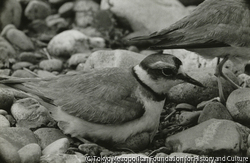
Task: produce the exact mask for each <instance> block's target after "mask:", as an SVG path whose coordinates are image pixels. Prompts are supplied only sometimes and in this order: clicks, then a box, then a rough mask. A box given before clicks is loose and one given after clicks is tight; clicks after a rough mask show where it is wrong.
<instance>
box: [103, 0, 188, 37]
mask: <svg viewBox="0 0 250 163" xmlns="http://www.w3.org/2000/svg"><path fill="white" fill-rule="evenodd" d="M135 4H136V5H135ZM142 6H143V7H142ZM101 9H102V10H107V9H109V10H111V11H112V12H113V13H114V14H115V15H116V16H118V17H119V18H125V19H126V20H127V21H128V22H129V24H130V26H131V28H132V29H133V31H142V30H143V31H147V32H149V33H152V32H155V31H159V30H161V29H163V28H166V27H168V26H170V25H172V24H173V23H175V22H176V21H177V20H179V19H181V18H183V17H184V16H186V15H187V14H188V10H187V9H186V8H185V7H184V6H183V5H182V4H181V3H180V2H179V1H176V0H168V1H160V2H157V1H152V0H143V1H141V0H127V1H124V0H102V1H101ZM155 18H157V19H155ZM156 24H157V25H156Z"/></svg>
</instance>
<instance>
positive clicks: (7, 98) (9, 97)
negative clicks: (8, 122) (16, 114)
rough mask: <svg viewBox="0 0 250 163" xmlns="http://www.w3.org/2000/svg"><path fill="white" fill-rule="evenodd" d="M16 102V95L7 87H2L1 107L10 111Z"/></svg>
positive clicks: (0, 93) (0, 91)
mask: <svg viewBox="0 0 250 163" xmlns="http://www.w3.org/2000/svg"><path fill="white" fill-rule="evenodd" d="M13 102H14V95H13V94H12V93H11V92H10V91H8V90H7V89H4V88H0V109H3V110H5V111H9V110H10V107H11V105H12V104H13Z"/></svg>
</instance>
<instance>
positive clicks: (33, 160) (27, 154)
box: [18, 143, 42, 163]
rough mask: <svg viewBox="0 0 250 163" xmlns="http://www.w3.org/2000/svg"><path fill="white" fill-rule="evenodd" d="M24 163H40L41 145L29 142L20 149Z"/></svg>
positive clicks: (19, 152)
mask: <svg viewBox="0 0 250 163" xmlns="http://www.w3.org/2000/svg"><path fill="white" fill-rule="evenodd" d="M18 154H19V156H20V158H21V162H22V163H39V162H40V157H41V155H42V151H41V147H40V146H39V145H38V144H36V143H32V144H28V145H26V146H24V147H23V148H21V149H19V150H18Z"/></svg>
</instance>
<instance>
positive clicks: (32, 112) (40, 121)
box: [11, 98, 53, 129]
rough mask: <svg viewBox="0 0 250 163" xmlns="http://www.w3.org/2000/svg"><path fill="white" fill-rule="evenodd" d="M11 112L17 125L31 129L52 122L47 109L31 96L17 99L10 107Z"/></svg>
mask: <svg viewBox="0 0 250 163" xmlns="http://www.w3.org/2000/svg"><path fill="white" fill-rule="evenodd" d="M11 113H12V115H13V117H14V118H15V119H16V121H17V124H16V126H18V127H26V128H30V129H32V128H37V127H40V126H42V125H47V124H49V123H50V122H53V119H52V118H51V117H50V115H49V112H48V110H47V109H46V108H45V107H44V106H42V105H40V104H39V102H38V101H37V100H35V99H33V98H24V99H20V100H17V101H16V102H15V103H14V104H13V105H12V107H11Z"/></svg>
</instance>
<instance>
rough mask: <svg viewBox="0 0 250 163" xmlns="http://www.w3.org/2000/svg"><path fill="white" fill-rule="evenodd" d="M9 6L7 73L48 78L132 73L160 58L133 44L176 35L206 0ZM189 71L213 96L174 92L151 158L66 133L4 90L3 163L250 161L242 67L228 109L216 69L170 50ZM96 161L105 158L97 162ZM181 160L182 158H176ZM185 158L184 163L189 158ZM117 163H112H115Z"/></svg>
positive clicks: (0, 15) (0, 53)
mask: <svg viewBox="0 0 250 163" xmlns="http://www.w3.org/2000/svg"><path fill="white" fill-rule="evenodd" d="M180 1H181V2H182V3H183V4H184V5H186V6H184V5H183V4H182V3H180V2H179V1H177V0H168V1H163V0H126V1H124V0H76V1H73V0H71V1H70V0H1V2H0V31H1V36H0V74H1V75H6V76H14V77H22V78H37V77H39V78H47V77H54V76H57V75H63V74H68V73H74V72H77V71H83V70H85V71H88V70H90V69H97V68H103V67H129V66H133V65H135V64H137V63H139V62H140V61H141V60H142V59H143V58H144V57H145V56H147V55H148V54H151V53H153V52H152V51H149V50H145V49H146V47H145V46H144V45H143V44H141V45H140V44H139V45H137V46H131V45H129V43H128V41H127V40H128V38H131V37H134V36H138V35H142V34H148V33H151V32H154V31H156V30H160V29H162V28H164V27H167V26H169V25H171V24H172V23H174V22H175V21H177V20H179V19H180V18H182V17H184V16H185V15H187V14H188V13H189V12H190V11H191V10H193V9H194V8H195V6H187V5H197V4H198V3H200V2H201V1H202V0H196V1H195V0H192V1H190V0H189V1H188V0H186V1H185V0H180ZM164 52H165V53H170V54H173V55H176V56H177V57H178V58H180V59H181V60H182V61H183V63H184V68H185V69H186V70H188V72H189V74H190V76H192V77H193V78H195V79H197V80H199V81H201V82H202V83H203V84H204V85H205V86H206V87H207V88H200V87H197V86H193V85H190V84H180V85H177V86H175V87H173V88H172V89H171V90H170V92H169V95H168V98H167V99H168V100H167V101H166V104H165V108H164V110H163V112H162V117H161V120H160V127H159V131H158V132H157V134H156V136H155V138H154V140H153V142H152V144H151V145H150V146H149V147H148V148H147V149H145V150H143V151H130V150H124V151H113V150H109V149H105V148H103V147H100V146H97V145H96V144H82V143H81V142H80V141H78V140H76V139H73V138H71V137H69V136H67V135H64V134H63V133H62V132H61V131H60V130H59V129H58V128H57V126H56V122H54V120H53V119H52V118H50V116H49V114H48V111H47V109H46V108H45V107H44V106H42V105H40V104H39V103H38V102H37V101H36V100H34V99H32V98H24V99H22V98H20V99H16V98H14V95H15V96H20V97H22V93H21V92H18V91H15V90H12V89H9V88H7V87H6V86H4V85H0V162H15V163H18V162H25V163H26V162H42V163H49V162H55V163H57V162H58V163H61V162H65V163H66V162H71V163H73V162H75V163H78V162H88V161H93V162H102V161H105V160H100V159H101V157H102V159H105V158H106V159H112V158H113V159H114V156H117V157H116V159H117V160H113V161H114V162H115V161H118V162H122V161H124V160H125V161H126V159H128V158H129V159H130V160H129V161H131V162H138V160H136V159H138V158H139V157H140V158H141V161H142V160H144V162H145V161H146V160H151V161H155V162H163V161H165V162H167V161H171V159H172V161H173V162H178V161H179V162H183V159H184V158H185V161H186V162H197V161H200V162H202V161H204V162H212V159H214V160H213V161H217V162H220V161H228V162H230V161H232V162H237V161H238V162H247V160H248V157H249V156H250V137H249V134H250V125H249V121H250V88H247V87H249V81H250V80H249V79H250V77H249V76H248V75H245V74H243V68H242V65H240V64H235V63H232V62H230V61H229V62H227V63H226V66H225V67H226V68H225V69H224V71H225V73H226V74H227V75H228V76H229V77H230V78H231V79H232V80H233V81H235V82H237V83H239V84H240V85H241V86H242V87H244V88H242V89H237V90H234V88H233V87H232V86H231V85H230V84H229V83H228V82H227V81H223V87H224V91H225V92H224V93H225V96H226V97H228V99H227V102H226V105H225V106H224V105H222V104H221V103H220V102H218V100H217V99H216V97H217V96H218V89H217V80H216V77H215V76H214V67H215V65H216V59H214V60H211V61H208V60H205V59H203V58H201V57H199V56H197V55H196V54H194V53H192V52H188V51H186V50H182V49H180V50H165V51H164ZM96 156H97V157H96ZM174 159H175V160H174ZM181 159H182V160H181ZM106 161H111V160H106Z"/></svg>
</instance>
